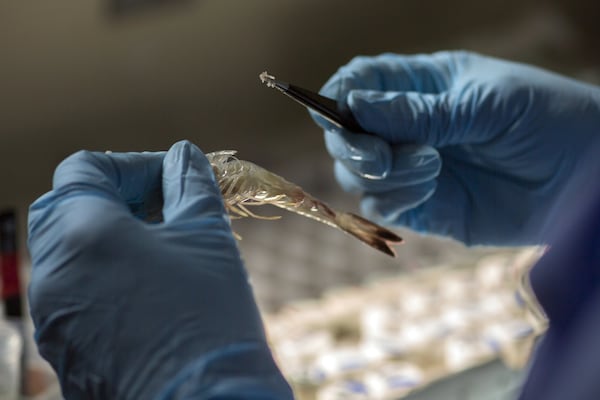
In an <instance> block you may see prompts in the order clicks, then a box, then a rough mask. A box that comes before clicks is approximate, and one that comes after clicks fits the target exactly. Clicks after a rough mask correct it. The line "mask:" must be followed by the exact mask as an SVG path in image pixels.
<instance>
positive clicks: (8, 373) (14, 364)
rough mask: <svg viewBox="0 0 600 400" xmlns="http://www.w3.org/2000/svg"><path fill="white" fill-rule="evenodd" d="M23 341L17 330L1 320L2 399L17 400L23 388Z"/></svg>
mask: <svg viewBox="0 0 600 400" xmlns="http://www.w3.org/2000/svg"><path fill="white" fill-rule="evenodd" d="M22 350H23V339H22V337H21V334H20V332H19V331H18V329H17V328H15V327H14V326H12V325H11V324H10V323H8V322H6V321H3V320H0V399H2V400H17V399H19V391H20V387H21V353H22Z"/></svg>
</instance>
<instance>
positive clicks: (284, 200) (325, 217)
mask: <svg viewBox="0 0 600 400" xmlns="http://www.w3.org/2000/svg"><path fill="white" fill-rule="evenodd" d="M236 153H237V152H236V151H235V150H223V151H217V152H214V153H208V154H206V156H207V158H208V160H209V162H210V164H211V166H212V167H213V171H214V173H215V177H216V179H217V182H218V184H219V187H220V189H221V194H222V196H223V201H224V203H225V207H226V209H227V211H228V213H229V215H230V216H231V217H232V218H243V217H254V218H260V219H278V218H280V217H279V216H276V217H265V216H261V215H257V214H255V213H254V212H252V211H250V210H249V209H248V206H260V205H264V204H271V205H274V206H276V207H280V208H283V209H285V210H288V211H291V212H294V213H296V214H300V215H302V216H305V217H308V218H312V219H314V220H316V221H319V222H322V223H324V224H326V225H329V226H332V227H334V228H337V229H340V230H342V231H343V232H346V233H348V234H350V235H352V236H354V237H356V238H358V239H359V240H361V241H363V242H364V243H366V244H368V245H369V246H371V247H373V248H375V249H377V250H379V251H382V252H383V253H385V254H387V255H389V256H392V257H394V256H395V255H396V253H395V251H394V249H393V248H392V247H391V246H392V245H395V244H399V243H401V242H402V238H401V237H399V236H398V235H396V234H395V233H393V232H391V231H389V230H388V229H385V228H383V227H381V226H379V225H376V224H374V223H373V222H371V221H369V220H367V219H365V218H362V217H359V216H358V215H355V214H352V213H348V212H339V211H336V210H334V209H332V208H331V207H329V206H328V205H327V204H325V203H324V202H322V201H320V200H319V199H317V198H315V197H313V196H311V195H310V194H308V193H306V192H305V191H304V190H302V188H301V187H300V186H298V185H295V184H293V183H291V182H288V181H287V180H285V179H284V178H282V177H281V176H279V175H276V174H274V173H272V172H269V171H267V170H266V169H264V168H262V167H259V166H258V165H256V164H254V163H252V162H250V161H244V160H239V159H237V158H236V157H235V154H236Z"/></svg>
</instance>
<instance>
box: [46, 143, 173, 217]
mask: <svg viewBox="0 0 600 400" xmlns="http://www.w3.org/2000/svg"><path fill="white" fill-rule="evenodd" d="M164 156H165V152H156V153H150V152H144V153H108V154H107V153H100V152H90V151H79V152H77V153H75V154H73V155H71V156H69V157H68V158H66V159H65V160H64V161H63V162H61V163H60V164H59V166H58V167H57V168H56V171H55V172H54V179H53V188H54V190H55V191H56V190H58V191H62V192H67V191H68V192H69V193H71V194H73V193H74V192H78V193H81V194H95V195H99V196H104V197H109V198H112V199H113V200H115V204H118V205H123V206H127V207H128V208H129V209H130V210H133V211H134V213H135V212H139V213H143V212H144V211H145V208H146V206H147V205H148V206H149V207H154V205H155V204H156V203H158V200H159V199H157V198H158V197H160V184H161V180H160V177H161V170H162V160H163V158H164Z"/></svg>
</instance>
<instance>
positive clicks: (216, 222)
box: [29, 142, 293, 399]
mask: <svg viewBox="0 0 600 400" xmlns="http://www.w3.org/2000/svg"><path fill="white" fill-rule="evenodd" d="M161 189H162V190H161ZM161 195H162V196H161ZM161 197H163V198H164V207H163V208H162V214H163V216H164V222H161V223H157V224H149V223H147V222H144V221H143V220H141V219H140V218H137V217H136V216H134V213H135V214H136V215H138V216H140V215H144V214H146V213H147V212H148V211H150V210H152V209H153V208H154V206H155V205H156V204H160V203H161ZM29 247H30V251H31V256H32V265H33V270H32V276H31V284H30V287H29V298H30V306H31V314H32V316H33V321H34V323H35V327H36V332H35V339H36V341H37V343H38V346H39V350H40V352H41V354H42V355H43V356H44V358H46V359H47V360H48V361H49V362H50V363H51V364H52V366H53V367H54V369H55V370H56V372H57V374H58V377H59V379H60V382H61V387H62V390H63V395H64V397H65V398H67V399H182V398H185V399H292V397H293V396H292V393H291V390H290V388H289V386H288V385H287V383H286V382H285V380H284V379H283V377H282V376H281V374H280V372H279V370H278V369H277V367H276V365H275V363H274V362H273V359H272V357H271V352H270V350H269V348H268V346H267V343H266V340H265V334H264V331H263V326H262V322H261V319H260V316H259V312H258V309H257V307H256V304H255V301H254V298H253V294H252V290H251V287H250V285H249V283H248V277H247V275H246V271H245V269H244V266H243V263H242V261H241V259H240V254H239V251H238V248H237V244H236V242H235V240H234V238H233V236H232V232H231V229H230V226H229V220H228V217H226V214H225V210H224V206H223V203H222V200H221V197H220V192H219V189H218V187H217V185H216V184H215V181H214V176H213V173H212V169H211V167H210V165H209V163H208V161H207V160H206V158H205V157H204V155H203V154H202V153H201V152H200V150H199V149H198V148H197V147H195V146H193V145H191V144H190V143H189V142H179V143H177V144H175V145H174V146H173V147H172V148H171V149H170V150H169V151H168V152H167V153H166V154H165V153H164V152H163V153H120V154H116V153H115V154H104V153H91V152H79V153H76V154H74V155H73V156H71V157H69V158H67V159H66V160H65V161H63V162H62V163H61V164H60V166H59V167H58V168H57V170H56V172H55V175H54V185H53V190H52V191H51V192H49V193H47V194H46V195H44V196H42V197H41V198H40V199H38V200H37V201H36V202H35V203H34V204H33V205H32V206H31V209H30V219H29Z"/></svg>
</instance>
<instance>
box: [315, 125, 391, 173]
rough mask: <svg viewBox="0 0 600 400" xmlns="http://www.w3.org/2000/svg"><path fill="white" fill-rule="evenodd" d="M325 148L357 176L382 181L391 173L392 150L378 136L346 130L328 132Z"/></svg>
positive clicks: (326, 133)
mask: <svg viewBox="0 0 600 400" xmlns="http://www.w3.org/2000/svg"><path fill="white" fill-rule="evenodd" d="M325 147H326V148H327V151H328V152H329V154H331V156H332V157H333V158H335V159H337V160H339V161H341V162H343V163H344V164H345V165H346V167H347V168H349V169H350V170H352V171H353V172H354V173H356V174H357V175H360V176H363V177H369V178H371V179H381V178H383V177H385V176H387V175H388V173H389V172H390V169H391V166H392V151H391V148H390V146H389V145H388V144H387V143H386V142H384V141H383V140H382V139H380V138H378V137H377V136H374V135H367V134H361V133H353V132H348V131H345V130H337V131H326V132H325Z"/></svg>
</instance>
